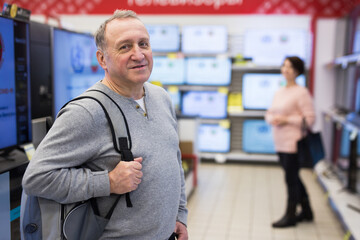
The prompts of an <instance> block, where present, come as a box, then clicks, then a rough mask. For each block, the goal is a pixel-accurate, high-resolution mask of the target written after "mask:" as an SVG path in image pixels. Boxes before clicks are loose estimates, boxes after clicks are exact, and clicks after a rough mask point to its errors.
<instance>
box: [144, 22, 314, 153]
mask: <svg viewBox="0 0 360 240" xmlns="http://www.w3.org/2000/svg"><path fill="white" fill-rule="evenodd" d="M147 29H148V30H149V34H150V43H151V46H152V49H153V53H154V67H153V71H152V74H151V76H150V79H149V81H150V82H157V83H160V84H162V85H164V87H165V88H166V89H167V90H168V92H169V94H170V97H171V98H172V100H173V103H174V106H175V109H176V111H177V113H178V115H179V117H180V118H182V117H185V118H195V117H196V118H200V119H204V120H205V122H204V123H202V124H200V126H199V132H198V134H199V136H198V139H197V141H198V146H199V151H200V152H215V153H216V152H219V153H226V152H231V150H232V149H239V150H241V151H243V152H245V153H257V154H274V153H275V151H274V146H273V140H272V131H271V127H270V126H269V125H267V124H266V123H265V121H264V120H263V119H262V120H261V119H258V116H259V115H256V116H257V117H255V118H254V119H251V117H250V119H247V120H246V121H242V120H241V118H237V119H236V118H231V124H230V126H231V125H232V122H236V121H240V122H241V124H234V125H235V127H234V129H232V130H233V131H230V127H228V126H226V124H225V125H222V124H220V121H222V120H224V119H228V120H230V119H229V117H231V114H229V113H228V111H227V107H228V94H229V91H232V90H236V91H240V92H241V94H242V107H244V109H245V111H248V110H250V111H254V110H255V111H262V112H263V113H264V112H265V110H266V109H267V108H268V107H269V105H270V104H271V101H272V98H273V95H274V93H275V91H276V90H278V89H279V88H280V87H282V86H284V85H285V79H284V78H283V77H282V75H281V74H280V66H281V65H282V62H283V60H284V58H285V57H286V56H290V55H297V56H300V57H301V58H302V59H303V60H305V62H306V61H308V60H309V59H308V57H309V52H310V51H309V50H310V48H309V45H310V43H309V34H308V32H306V31H304V30H296V29H293V30H289V31H284V30H274V31H272V30H271V31H269V30H249V31H246V33H245V35H244V50H245V52H244V55H245V56H246V57H249V58H251V59H252V62H253V63H255V64H256V65H257V66H260V67H258V68H259V69H261V67H264V68H263V69H262V70H260V71H258V72H257V71H256V70H255V71H254V70H253V71H250V73H249V72H246V71H243V72H242V74H240V75H239V74H236V76H234V75H233V74H234V72H236V70H235V71H234V68H233V64H232V61H231V59H230V56H229V55H228V52H229V46H228V44H229V43H228V33H227V29H226V27H225V26H216V25H212V26H211V25H184V26H182V27H178V26H174V25H147ZM164 40H165V41H171V44H170V42H168V43H164V42H163V41H164ZM178 43H180V44H178ZM164 53H167V55H166V54H164ZM179 53H180V54H179ZM267 66H272V67H274V66H275V68H276V67H277V68H278V69H277V70H275V71H274V70H271V71H268V70H266V67H267ZM273 69H274V68H273ZM232 81H235V82H238V83H240V84H241V86H239V84H238V83H234V82H232ZM306 82H307V81H306V76H304V75H302V76H299V78H298V79H297V83H298V84H299V85H301V86H307V83H306ZM233 85H237V86H236V87H234V86H233ZM224 88H225V89H227V90H225V91H224ZM210 119H211V120H213V121H212V123H211V124H209V123H207V121H208V120H210ZM239 119H240V120H239ZM214 120H215V121H218V123H214ZM245 126H247V128H245ZM239 132H240V134H241V136H240V138H241V141H240V142H236V141H235V142H234V141H233V140H232V139H237V138H239V136H237V135H239ZM232 133H234V134H235V136H234V137H232ZM227 139H228V140H227ZM260 141H263V142H262V143H261V144H257V143H259V142H260ZM233 143H234V146H232V144H233ZM223 144H225V145H223ZM256 147H258V148H256Z"/></svg>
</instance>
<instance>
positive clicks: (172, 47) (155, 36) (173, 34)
mask: <svg viewBox="0 0 360 240" xmlns="http://www.w3.org/2000/svg"><path fill="white" fill-rule="evenodd" d="M146 28H147V30H148V32H149V35H150V46H151V49H152V50H153V51H154V52H177V51H179V50H180V29H179V26H177V25H146Z"/></svg>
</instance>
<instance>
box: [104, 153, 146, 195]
mask: <svg viewBox="0 0 360 240" xmlns="http://www.w3.org/2000/svg"><path fill="white" fill-rule="evenodd" d="M141 163H142V157H139V158H135V159H134V161H131V162H125V161H120V162H119V163H118V165H116V167H115V168H114V169H113V170H112V171H111V172H109V180H110V193H116V194H124V193H127V192H131V191H134V190H135V189H137V187H138V185H139V184H140V183H141V178H142V176H143V173H142V171H141V168H142V164H141Z"/></svg>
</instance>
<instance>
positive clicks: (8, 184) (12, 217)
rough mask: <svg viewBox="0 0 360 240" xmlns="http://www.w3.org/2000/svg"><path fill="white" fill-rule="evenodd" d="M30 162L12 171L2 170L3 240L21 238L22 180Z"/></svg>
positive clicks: (0, 215)
mask: <svg viewBox="0 0 360 240" xmlns="http://www.w3.org/2000/svg"><path fill="white" fill-rule="evenodd" d="M27 165H28V162H24V163H20V162H19V163H18V164H16V165H15V166H14V167H12V168H11V169H10V170H6V171H2V169H1V168H0V189H1V191H0V223H1V224H0V232H1V239H8V240H18V239H21V236H20V207H21V206H20V205H21V193H22V184H21V182H22V178H23V175H24V173H25V170H26V167H27Z"/></svg>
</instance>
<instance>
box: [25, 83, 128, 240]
mask: <svg viewBox="0 0 360 240" xmlns="http://www.w3.org/2000/svg"><path fill="white" fill-rule="evenodd" d="M84 98H90V99H93V100H94V101H96V102H97V103H99V105H100V106H101V107H102V109H103V110H104V113H105V116H106V118H107V120H108V124H109V127H110V130H111V134H112V139H113V144H114V149H115V150H116V151H117V152H118V153H120V154H121V159H123V160H124V161H132V160H133V155H132V152H131V146H132V142H131V136H130V131H129V127H128V124H127V121H126V118H125V115H124V113H123V111H122V110H121V108H120V106H119V105H118V104H116V102H115V101H114V100H113V99H112V98H111V97H110V96H109V95H107V94H106V93H104V92H102V91H100V90H95V89H90V90H87V91H86V92H85V93H83V94H81V95H80V96H79V97H76V98H74V99H72V100H70V101H69V102H68V103H70V102H73V101H76V100H79V99H84ZM109 100H110V101H109ZM68 103H66V104H65V105H64V106H63V107H62V108H64V107H65V106H66V105H67V104H68ZM119 111H120V113H121V115H120V114H119ZM113 122H116V126H120V127H117V128H116V129H115V128H114V125H113ZM124 136H128V137H124ZM120 196H121V195H118V197H117V199H116V201H115V202H114V204H113V206H112V207H111V209H110V210H109V212H108V214H107V216H106V217H105V218H107V221H108V219H110V217H111V214H112V212H113V210H114V209H115V206H116V204H117V203H118V201H119V198H120ZM125 197H126V204H127V207H132V204H131V200H130V195H129V193H126V194H125ZM94 200H96V199H95V198H93V199H91V206H92V208H93V210H94V212H95V214H97V215H99V214H98V209H97V204H96V201H94ZM82 203H83V202H80V203H72V204H61V203H58V202H55V201H52V200H49V199H45V198H41V197H37V196H29V195H27V194H26V193H25V192H24V191H23V192H22V196H21V210H20V233H21V239H22V240H40V239H54V240H55V239H56V240H57V239H59V240H60V239H61V240H62V239H66V237H65V236H64V233H63V227H64V221H65V219H66V217H67V215H68V214H69V213H70V212H71V211H72V210H73V209H75V208H76V207H79V206H80V205H81V204H82ZM97 217H98V216H97ZM106 223H107V222H106ZM105 225H106V224H105ZM105 225H104V227H105ZM73 229H76V226H74V227H73Z"/></svg>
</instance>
